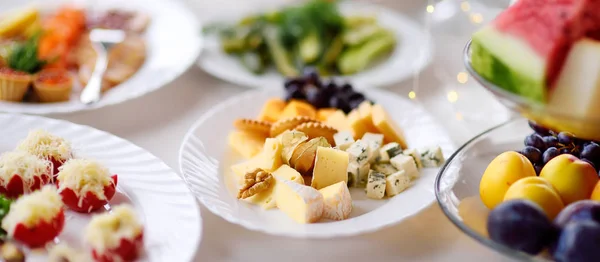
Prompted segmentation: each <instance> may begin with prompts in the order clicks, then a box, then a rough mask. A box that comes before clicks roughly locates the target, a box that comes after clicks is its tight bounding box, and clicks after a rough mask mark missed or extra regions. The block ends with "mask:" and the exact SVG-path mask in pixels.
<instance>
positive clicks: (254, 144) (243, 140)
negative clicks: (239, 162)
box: [228, 131, 266, 158]
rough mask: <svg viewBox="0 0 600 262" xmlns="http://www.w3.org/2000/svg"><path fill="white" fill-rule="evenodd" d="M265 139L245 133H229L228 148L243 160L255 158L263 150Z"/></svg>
mask: <svg viewBox="0 0 600 262" xmlns="http://www.w3.org/2000/svg"><path fill="white" fill-rule="evenodd" d="M265 139H266V137H264V136H262V135H257V134H254V133H250V132H245V131H233V132H231V133H229V136H228V141H229V146H230V147H231V148H233V149H234V150H235V151H236V152H238V153H239V154H241V155H242V156H243V157H245V158H252V157H253V156H256V155H257V154H258V153H260V151H261V150H262V149H263V145H264V143H265Z"/></svg>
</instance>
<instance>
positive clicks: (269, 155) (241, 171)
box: [231, 138, 283, 179]
mask: <svg viewBox="0 0 600 262" xmlns="http://www.w3.org/2000/svg"><path fill="white" fill-rule="evenodd" d="M281 150H282V145H281V143H280V142H279V140H277V139H275V138H267V140H266V141H265V145H264V147H263V150H262V151H261V152H260V153H259V154H258V155H256V156H254V157H253V158H251V159H249V160H247V161H245V162H242V163H239V164H236V165H233V166H231V169H232V170H233V172H234V173H235V174H236V175H237V177H238V178H242V179H243V177H244V176H245V175H246V173H248V172H250V171H253V170H254V169H257V168H261V169H263V170H265V171H269V172H271V171H274V170H275V169H277V168H279V167H280V166H281V165H282V164H283V163H282V159H281V152H282V151H281Z"/></svg>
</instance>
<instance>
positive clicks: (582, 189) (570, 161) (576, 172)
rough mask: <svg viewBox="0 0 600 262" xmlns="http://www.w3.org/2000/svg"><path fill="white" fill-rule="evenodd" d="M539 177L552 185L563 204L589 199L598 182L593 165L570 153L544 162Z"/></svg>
mask: <svg viewBox="0 0 600 262" xmlns="http://www.w3.org/2000/svg"><path fill="white" fill-rule="evenodd" d="M540 177H543V178H545V179H547V180H548V181H549V182H550V184H552V186H554V189H556V191H558V194H559V195H560V197H561V198H562V200H563V203H564V204H565V205H569V204H571V203H573V202H575V201H578V200H583V199H589V198H590V196H591V195H592V191H593V190H594V187H595V186H596V184H597V183H598V173H596V170H595V169H594V167H593V166H592V165H590V164H589V163H588V162H585V161H583V160H580V159H579V158H577V157H575V156H573V155H570V154H562V155H559V156H557V157H555V158H553V159H552V160H550V161H549V162H548V163H546V165H545V166H544V168H542V172H540Z"/></svg>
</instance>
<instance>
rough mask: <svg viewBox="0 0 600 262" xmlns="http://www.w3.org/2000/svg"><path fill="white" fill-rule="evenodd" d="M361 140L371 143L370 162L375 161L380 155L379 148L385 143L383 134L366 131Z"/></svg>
mask: <svg viewBox="0 0 600 262" xmlns="http://www.w3.org/2000/svg"><path fill="white" fill-rule="evenodd" d="M361 140H362V141H364V142H366V143H367V145H369V153H370V155H369V162H375V159H377V157H379V149H380V148H381V146H382V145H383V135H382V134H373V133H365V134H364V135H363V137H362V139H361Z"/></svg>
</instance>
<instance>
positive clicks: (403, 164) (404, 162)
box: [390, 154, 419, 179]
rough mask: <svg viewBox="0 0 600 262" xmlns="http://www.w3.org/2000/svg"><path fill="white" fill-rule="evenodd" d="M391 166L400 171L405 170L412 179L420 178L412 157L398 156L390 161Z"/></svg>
mask: <svg viewBox="0 0 600 262" xmlns="http://www.w3.org/2000/svg"><path fill="white" fill-rule="evenodd" d="M390 164H392V165H393V166H394V167H395V168H396V169H398V171H400V170H404V172H406V174H407V175H408V176H409V177H410V178H411V179H415V178H418V177H419V170H418V169H417V165H416V164H415V160H413V158H412V157H411V156H407V155H403V154H400V155H397V156H395V157H393V158H392V159H390Z"/></svg>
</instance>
